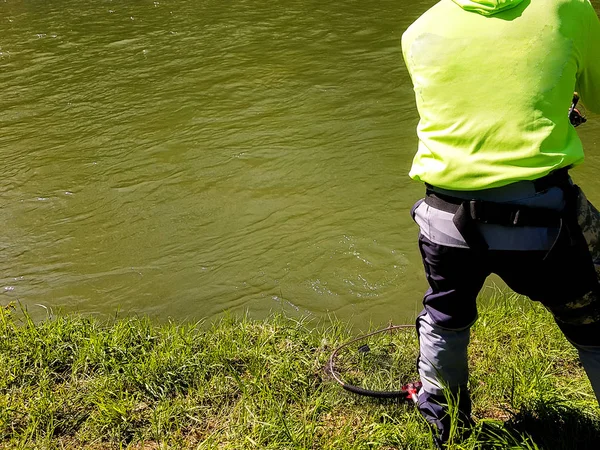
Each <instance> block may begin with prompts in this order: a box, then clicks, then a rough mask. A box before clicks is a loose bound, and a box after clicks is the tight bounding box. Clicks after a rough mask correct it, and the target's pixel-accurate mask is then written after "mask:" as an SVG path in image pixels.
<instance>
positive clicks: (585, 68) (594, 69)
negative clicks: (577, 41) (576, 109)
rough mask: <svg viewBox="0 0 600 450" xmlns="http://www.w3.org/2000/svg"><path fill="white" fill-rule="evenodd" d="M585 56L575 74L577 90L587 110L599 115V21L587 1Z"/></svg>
mask: <svg viewBox="0 0 600 450" xmlns="http://www.w3.org/2000/svg"><path fill="white" fill-rule="evenodd" d="M585 3H587V6H588V8H587V11H586V12H587V17H588V20H587V22H588V29H587V34H586V36H587V39H586V42H584V45H585V46H586V56H585V58H584V61H583V64H582V65H581V67H580V70H579V73H578V74H577V90H578V92H579V95H580V96H581V101H582V102H583V104H584V105H585V107H586V108H587V109H589V110H590V111H594V112H596V113H600V20H599V19H598V16H597V15H596V11H594V7H593V6H592V4H591V3H590V2H589V1H586V2H585Z"/></svg>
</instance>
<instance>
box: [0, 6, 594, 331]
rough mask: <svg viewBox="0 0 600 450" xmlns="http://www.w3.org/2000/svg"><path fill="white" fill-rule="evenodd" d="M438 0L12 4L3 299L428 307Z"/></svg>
mask: <svg viewBox="0 0 600 450" xmlns="http://www.w3.org/2000/svg"><path fill="white" fill-rule="evenodd" d="M433 3H434V2H433V1H422V0H418V1H411V2H409V1H407V0H400V1H391V0H381V1H377V2H365V1H356V0H342V1H337V2H323V1H310V0H285V1H282V0H269V1H266V0H252V1H250V0H238V1H230V2H225V1H215V0H166V1H165V0H158V1H152V0H150V1H147V0H135V1H116V0H115V1H106V0H103V1H96V2H83V1H81V0H63V1H60V2H48V1H42V0H28V1H24V0H0V87H1V93H0V157H1V159H0V161H1V164H0V195H1V202H2V203H1V208H2V209H1V214H0V229H1V234H0V293H1V294H2V298H0V302H1V303H2V304H6V303H8V302H9V301H17V300H18V301H20V302H21V303H22V304H23V305H24V306H26V307H27V308H28V310H29V311H30V312H31V313H32V314H33V315H34V317H43V316H44V315H45V314H46V309H47V308H50V309H52V310H53V311H57V310H60V311H62V312H80V313H84V314H94V315H100V316H107V315H114V314H116V313H118V314H121V315H131V314H148V315H150V316H153V317H161V318H164V317H173V318H176V319H183V320H199V319H202V318H214V317H217V316H219V315H221V314H223V313H224V312H225V311H233V312H234V313H236V314H238V313H243V312H248V314H249V315H250V316H251V317H265V316H266V315H268V314H269V312H271V311H285V312H286V313H289V314H298V315H314V316H316V317H324V316H325V315H326V314H328V313H330V314H335V315H337V316H338V317H340V318H342V319H345V320H350V321H352V322H355V323H363V324H364V323H368V322H369V321H372V322H375V323H384V322H387V321H388V320H393V321H394V322H403V321H409V320H412V318H413V317H414V316H415V314H416V313H417V312H418V311H419V309H420V306H419V305H420V301H421V296H422V293H423V291H424V290H425V287H426V283H425V280H424V276H423V274H422V266H421V261H420V257H419V255H418V250H417V247H416V236H417V228H416V225H414V224H413V222H412V220H411V219H410V217H409V214H408V211H409V208H410V206H411V205H412V204H413V203H414V201H415V200H417V199H418V198H419V197H420V196H421V194H422V186H421V185H420V184H419V183H416V182H413V181H411V180H410V179H409V178H408V176H407V173H408V170H409V168H410V164H411V160H412V156H413V154H414V152H415V149H416V136H415V126H416V124H417V116H416V112H415V108H414V100H413V93H412V88H411V85H410V82H409V79H408V75H407V73H406V71H405V69H404V65H403V63H402V57H401V51H400V37H401V34H402V32H403V31H404V30H405V29H406V27H407V26H408V25H409V24H410V23H411V22H412V21H413V20H414V19H416V17H418V16H419V15H420V14H421V13H422V12H424V11H425V10H426V9H427V8H428V7H429V6H430V5H432V4H433ZM482 101H485V99H482ZM598 124H599V122H598V117H597V116H596V117H592V116H590V122H588V124H586V125H585V126H583V127H581V128H580V130H581V132H580V135H581V136H582V139H583V140H584V144H585V146H586V151H587V155H588V157H587V161H586V164H584V165H583V166H582V167H581V168H578V169H577V170H576V171H574V178H575V179H576V181H577V182H579V183H580V184H581V185H582V187H583V188H584V189H585V190H586V193H587V194H588V197H589V198H590V199H591V200H593V201H595V202H596V203H600V177H598V173H599V169H600V154H599V153H600V145H599V143H598V142H599V140H600V126H599V125H598Z"/></svg>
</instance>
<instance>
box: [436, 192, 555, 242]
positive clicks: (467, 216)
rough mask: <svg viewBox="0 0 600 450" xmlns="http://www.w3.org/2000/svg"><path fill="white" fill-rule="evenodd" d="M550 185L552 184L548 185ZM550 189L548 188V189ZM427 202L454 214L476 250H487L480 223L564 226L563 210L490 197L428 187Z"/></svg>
mask: <svg viewBox="0 0 600 450" xmlns="http://www.w3.org/2000/svg"><path fill="white" fill-rule="evenodd" d="M548 187H550V186H548ZM546 189H547V188H546ZM425 203H426V204H427V205H429V206H431V207H432V208H436V209H440V210H442V211H446V212H449V213H452V214H454V218H453V219H452V222H453V223H454V225H455V226H456V228H457V230H458V232H459V233H460V234H461V235H462V237H463V239H464V240H465V242H466V243H467V245H468V246H469V247H470V248H471V249H473V250H487V249H488V245H487V242H486V241H485V239H484V238H483V236H482V235H481V232H480V231H479V228H478V227H477V224H478V223H486V224H495V225H503V226H508V227H548V228H551V227H560V226H561V224H562V218H563V213H562V212H560V211H556V210H553V209H547V208H532V207H530V206H524V205H515V204H510V203H497V202H490V201H486V200H464V199H460V198H455V197H450V196H446V195H442V194H439V193H436V192H433V191H431V190H427V194H426V197H425Z"/></svg>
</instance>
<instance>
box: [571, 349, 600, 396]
mask: <svg viewBox="0 0 600 450" xmlns="http://www.w3.org/2000/svg"><path fill="white" fill-rule="evenodd" d="M574 345H575V348H577V351H578V352H579V361H581V365H582V366H583V368H584V369H585V373H586V374H587V376H588V378H589V380H590V383H591V384H592V389H593V390H594V394H595V395H596V400H598V404H600V347H597V346H596V347H588V346H582V345H577V344H574Z"/></svg>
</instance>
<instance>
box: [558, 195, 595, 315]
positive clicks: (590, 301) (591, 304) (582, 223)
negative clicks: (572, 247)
mask: <svg viewBox="0 0 600 450" xmlns="http://www.w3.org/2000/svg"><path fill="white" fill-rule="evenodd" d="M574 188H575V189H576V191H577V206H576V208H577V209H576V213H577V223H578V225H579V227H580V228H581V233H582V235H583V238H584V239H585V244H586V245H587V249H588V250H589V256H591V260H592V261H593V264H594V268H595V272H596V282H595V283H592V284H593V287H592V289H591V290H590V291H589V292H587V293H586V294H584V295H583V296H581V297H579V298H577V299H575V300H573V301H570V302H568V303H565V304H562V305H552V306H549V305H547V308H548V309H549V310H550V311H551V312H552V314H553V315H554V317H555V318H556V320H557V321H558V322H559V324H560V323H561V322H562V323H563V324H567V325H570V326H582V325H592V324H600V213H599V212H598V210H597V209H596V208H595V207H594V205H592V204H591V203H590V202H589V201H588V199H587V198H586V197H585V195H584V193H583V191H581V189H580V188H579V187H578V186H574ZM589 256H588V255H586V254H585V251H584V252H582V253H581V254H580V256H579V257H589Z"/></svg>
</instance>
